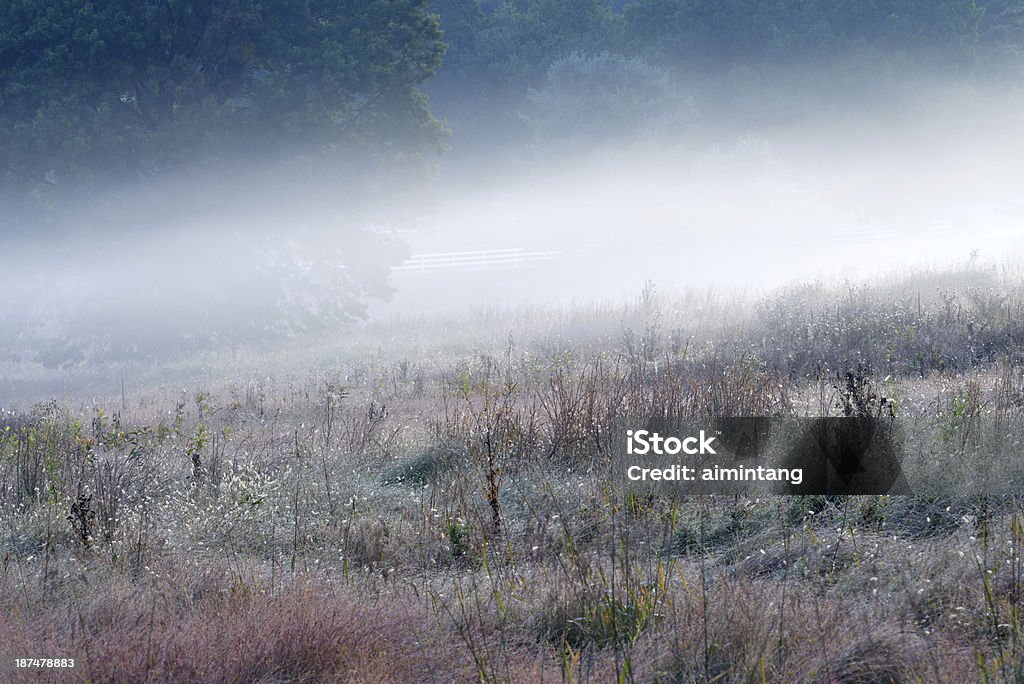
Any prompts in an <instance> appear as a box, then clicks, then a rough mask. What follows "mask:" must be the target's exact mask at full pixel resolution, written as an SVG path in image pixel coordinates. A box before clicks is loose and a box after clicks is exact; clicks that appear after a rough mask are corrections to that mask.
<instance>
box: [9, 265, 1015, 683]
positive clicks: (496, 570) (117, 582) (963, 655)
mask: <svg viewBox="0 0 1024 684" xmlns="http://www.w3.org/2000/svg"><path fill="white" fill-rule="evenodd" d="M175 364H177V365H170V366H165V367H164V368H163V370H161V368H160V367H158V366H153V367H152V368H138V367H136V368H132V369H130V373H129V375H128V381H127V383H126V384H127V388H125V385H124V384H122V385H121V390H120V391H116V390H113V388H111V387H110V386H111V381H110V378H111V377H116V376H118V373H120V378H119V379H120V381H121V382H123V378H124V377H125V376H124V371H123V370H122V371H116V370H115V371H109V370H105V369H80V370H78V371H74V372H72V371H67V372H64V373H63V374H62V377H63V379H62V380H61V382H62V383H63V385H61V389H60V393H59V395H58V397H57V399H56V400H52V401H42V402H39V403H36V404H34V405H33V406H20V407H18V408H17V409H15V410H11V411H8V412H6V413H3V414H2V415H0V559H2V561H0V614H2V615H3V619H0V644H2V646H0V652H2V653H3V654H4V655H18V656H19V657H49V658H71V657H73V658H74V659H75V668H74V669H73V670H71V671H69V672H65V673H63V674H54V673H49V674H38V673H36V672H33V673H15V674H14V675H13V678H14V681H34V680H35V679H36V678H38V679H39V680H41V681H51V680H52V681H63V680H65V679H67V678H68V677H72V678H77V679H79V680H83V681H96V682H100V681H123V682H141V681H167V682H192V681H195V682H235V681H237V682H243V681H244V682H283V681H288V682H295V681H358V682H377V681H393V682H410V681H437V682H449V681H514V682H520V681H522V682H536V681H565V682H583V681H594V682H605V681H622V682H630V681H639V682H649V681H664V682H712V681H714V682H794V681H807V682H811V681H814V682H817V681H826V682H846V683H853V682H918V681H920V682H963V681H985V682H996V681H1022V678H1024V619H1022V617H1021V614H1020V610H1021V608H1022V600H1024V598H1022V595H1021V592H1022V581H1024V563H1022V559H1021V545H1022V543H1024V497H1020V496H1010V495H1000V496H987V495H983V494H978V493H976V492H973V493H972V492H967V493H963V494H959V495H957V494H956V492H955V489H956V488H955V477H956V474H955V473H954V474H953V475H952V476H951V477H953V479H954V486H953V487H951V492H950V495H948V496H946V495H943V496H937V495H933V494H928V495H925V494H919V495H915V496H872V497H827V496H788V497H787V496H779V497H768V498H750V497H741V496H715V497H711V496H708V497H693V498H690V499H683V500H678V501H673V500H668V499H661V498H658V497H650V496H646V497H645V496H634V495H623V494H622V492H621V491H620V488H618V487H616V486H615V483H614V482H613V481H612V478H611V477H610V475H609V469H608V463H609V459H610V453H611V451H612V449H613V441H614V435H613V434H612V431H613V426H614V425H615V424H616V423H617V421H620V420H622V419H630V418H636V417H641V418H642V417H646V416H650V415H681V416H693V417H697V418H704V417H711V416H743V415H764V416H819V415H837V414H840V413H842V412H843V411H844V410H848V407H849V406H851V405H853V404H857V403H858V401H861V403H863V402H867V405H869V406H872V407H875V406H877V405H878V402H880V401H881V400H882V399H883V398H884V399H885V401H886V402H887V404H886V405H887V406H892V407H893V412H894V413H895V414H896V415H897V416H916V417H917V418H918V419H920V420H922V421H925V422H926V423H927V425H928V426H929V430H930V432H929V433H928V434H929V435H931V437H930V438H929V439H930V442H929V444H930V445H929V446H928V447H927V449H926V448H925V447H922V446H920V445H918V446H917V447H915V448H917V449H919V451H918V453H916V456H917V457H923V456H924V455H926V454H924V452H923V451H921V450H927V451H928V453H929V454H931V453H933V452H934V453H935V454H939V453H941V454H945V455H946V456H952V457H953V459H954V460H955V461H957V462H959V463H961V464H965V465H964V467H965V468H968V469H969V468H970V465H971V463H972V459H975V458H978V457H979V456H980V455H984V452H985V449H987V448H988V445H989V442H988V441H987V440H989V439H990V438H991V435H989V434H987V433H986V430H988V427H987V426H989V425H990V424H998V425H1002V426H1004V432H1003V433H1002V437H1001V439H1003V440H1004V441H1005V440H1007V439H1009V440H1010V441H1009V443H1010V444H1013V445H1015V444H1017V442H1015V441H1014V440H1019V439H1021V437H1022V435H1024V433H1022V432H1019V431H1015V430H1009V431H1007V430H1006V428H1005V426H1014V425H1017V424H1018V423H1019V421H1021V420H1024V280H1022V278H1021V276H1020V275H1019V274H1018V272H1017V271H1016V270H1015V268H1012V267H998V268H997V267H990V266H982V265H979V264H974V263H970V264H965V265H962V266H960V267H956V268H949V269H946V270H942V271H921V272H914V273H903V274H900V275H898V276H893V277H891V278H889V279H885V280H878V281H876V282H873V283H870V284H855V283H844V284H838V283H833V284H822V283H816V284H805V285H799V286H793V287H790V288H787V289H783V290H779V291H776V292H772V293H767V294H758V295H725V294H717V293H715V292H710V291H698V290H693V291H688V292H681V293H661V292H659V291H657V289H656V288H655V287H654V286H653V285H650V286H648V287H647V288H645V289H644V291H643V292H641V293H639V294H638V296H637V297H636V298H635V299H634V300H633V301H629V302H626V303H622V304H594V305H589V306H586V305H577V306H572V307H562V308H549V309H542V308H534V309H522V310H507V311H504V310H501V311H484V312H479V313H477V314H473V315H469V316H465V317H463V318H461V319H457V320H454V319H453V320H443V321H438V320H435V321H430V320H416V319H410V320H405V321H397V322H393V323H388V324H383V323H374V324H366V325H363V326H359V327H355V328H353V329H351V330H342V331H339V332H338V333H337V334H336V335H327V336H321V337H318V338H317V339H315V340H303V341H301V343H296V344H295V346H294V347H292V348H289V349H284V350H282V349H277V350H270V351H267V350H241V351H239V352H237V353H235V354H230V355H229V354H227V353H225V355H224V356H223V358H221V357H216V356H211V357H203V358H201V359H198V360H196V359H191V360H190V359H186V360H178V361H175ZM268 369H270V370H268ZM9 371H10V378H11V380H10V383H11V384H10V387H16V388H18V391H19V392H23V394H24V396H28V395H29V392H28V389H26V388H30V387H37V388H38V387H50V386H51V385H48V384H47V383H52V382H56V381H55V380H54V378H55V377H57V376H54V375H53V374H50V375H46V374H45V373H44V372H43V371H42V370H40V369H24V368H22V369H15V368H11V369H9ZM100 378H102V379H103V382H104V383H105V384H103V386H104V387H107V388H110V389H111V390H112V391H110V392H109V394H110V396H109V397H104V398H87V397H89V394H90V392H89V388H90V387H98V386H100V384H101V383H100V381H99V379H100ZM53 386H56V385H53ZM54 393H55V394H56V393H57V391H56V390H54ZM844 407H845V408H844ZM1012 448H1013V449H1016V446H1013V447H1012Z"/></svg>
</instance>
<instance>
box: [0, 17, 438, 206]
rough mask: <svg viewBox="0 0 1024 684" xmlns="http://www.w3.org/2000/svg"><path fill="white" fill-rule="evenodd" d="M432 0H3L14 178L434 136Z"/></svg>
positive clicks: (0, 81)
mask: <svg viewBox="0 0 1024 684" xmlns="http://www.w3.org/2000/svg"><path fill="white" fill-rule="evenodd" d="M424 5H425V3H424V2H423V1H421V0H399V1H390V0H369V1H367V0H346V1H341V2H339V1H325V0H278V1H275V2H260V1H259V0H146V1H142V2H139V1H137V0H130V1H129V0H112V1H111V2H103V3H99V2H92V1H91V0H53V1H52V2H36V1H35V0H2V2H0V155H2V157H0V164H2V166H3V169H4V170H5V172H6V176H5V178H4V180H5V181H6V182H7V183H8V184H11V183H16V182H19V181H20V182H23V183H29V184H40V183H41V184H44V185H79V186H80V185H82V184H86V185H88V184H90V183H93V182H94V181H96V180H97V179H110V178H111V177H119V176H120V177H124V176H127V177H137V176H139V175H146V174H152V173H160V172H163V171H167V170H175V169H178V168H180V167H181V166H182V165H184V164H190V163H203V162H206V161H209V160H219V159H225V158H231V157H234V156H239V155H241V156H249V157H251V158H258V157H262V156H265V155H267V154H271V155H273V154H274V153H275V152H276V151H278V150H282V149H294V148H295V147H298V146H309V147H312V148H319V149H332V150H338V149H348V148H359V147H361V148H363V149H364V150H367V149H368V150H372V151H373V152H374V153H379V152H380V151H382V150H399V149H400V150H402V151H424V150H436V149H437V147H438V145H439V141H440V135H441V130H442V129H441V127H440V126H439V125H438V124H437V122H436V121H435V120H434V119H433V118H432V117H431V116H430V113H429V111H428V110H427V107H426V102H425V100H424V98H423V97H422V96H421V95H420V94H419V92H418V91H417V85H418V84H420V83H421V82H422V81H424V80H425V79H426V78H428V77H429V76H430V75H431V74H432V73H433V72H434V70H435V69H436V68H437V67H438V66H439V65H440V63H441V57H442V54H443V51H444V44H443V43H442V42H441V34H440V29H439V26H438V23H437V19H436V17H435V16H434V15H432V14H430V13H428V12H427V11H426V10H425V7H424Z"/></svg>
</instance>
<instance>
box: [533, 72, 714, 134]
mask: <svg viewBox="0 0 1024 684" xmlns="http://www.w3.org/2000/svg"><path fill="white" fill-rule="evenodd" d="M528 100H529V104H528V107H527V114H526V116H527V119H528V120H529V121H530V123H531V124H532V125H533V128H534V133H535V135H536V137H537V140H538V142H539V143H540V144H541V145H542V146H543V147H545V148H549V149H550V148H559V147H564V146H574V145H575V146H586V147H589V148H592V149H596V148H599V147H600V146H601V145H602V144H604V143H608V142H613V141H614V142H619V141H622V140H629V139H633V140H636V139H640V138H644V137H650V136H657V135H666V134H669V133H678V132H679V130H680V129H681V128H683V127H685V126H687V125H689V124H691V123H692V122H693V120H694V119H695V118H696V109H695V108H694V105H693V101H692V99H690V98H687V97H683V96H680V95H679V94H678V93H677V92H676V89H675V87H674V86H673V85H672V82H671V80H670V78H669V75H668V73H667V72H666V71H665V70H664V69H661V68H659V67H654V66H651V65H650V64H648V63H647V62H645V61H644V60H643V59H641V58H639V57H624V56H622V55H617V54H611V53H608V52H603V53H601V54H598V55H589V56H588V55H582V54H580V53H573V54H571V55H568V56H566V57H563V58H561V59H558V60H556V61H555V62H554V63H553V64H552V65H551V67H550V68H549V69H548V72H547V78H546V79H545V82H544V85H543V86H542V87H540V88H531V89H530V91H529V96H528Z"/></svg>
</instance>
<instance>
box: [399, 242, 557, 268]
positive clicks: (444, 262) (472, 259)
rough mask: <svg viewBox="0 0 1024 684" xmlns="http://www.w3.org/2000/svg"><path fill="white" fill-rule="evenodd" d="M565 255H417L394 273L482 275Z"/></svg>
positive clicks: (527, 252) (502, 252) (501, 252)
mask: <svg viewBox="0 0 1024 684" xmlns="http://www.w3.org/2000/svg"><path fill="white" fill-rule="evenodd" d="M559 254H561V252H548V251H539V250H531V249H523V248H520V247H513V248H510V249H481V250H476V251H471V252H443V253H439V254H415V255H413V256H411V257H409V258H408V259H406V260H405V261H403V262H402V264H401V265H400V266H395V267H394V268H393V269H392V270H393V271H394V272H395V273H433V272H437V271H482V270H491V269H499V268H520V267H523V266H530V265H533V264H536V263H539V262H544V261H551V260H552V259H554V258H555V257H557V256H558V255H559Z"/></svg>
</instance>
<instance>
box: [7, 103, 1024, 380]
mask: <svg viewBox="0 0 1024 684" xmlns="http://www.w3.org/2000/svg"><path fill="white" fill-rule="evenodd" d="M910 91H911V90H910V89H908V92H910ZM1019 104H1020V96H1019V95H1014V94H1013V93H1011V92H1007V91H1006V90H1005V89H1002V88H990V89H985V88H981V87H979V86H971V87H967V86H958V87H952V86H950V87H946V88H944V89H942V90H933V91H927V92H914V93H913V96H906V97H902V98H899V99H898V100H896V101H892V102H885V101H882V102H874V103H871V104H870V106H868V105H864V106H862V107H860V108H859V109H857V110H855V111H854V110H850V111H837V110H836V108H835V107H831V108H826V109H825V110H823V111H820V112H816V111H806V112H801V113H800V114H799V115H798V116H793V117H791V118H790V119H783V120H781V121H780V120H778V119H773V120H771V121H769V122H765V123H763V124H760V125H758V124H757V119H756V117H753V118H752V119H751V118H750V117H748V119H747V120H746V121H745V122H744V124H743V125H736V124H735V122H733V123H719V122H720V121H723V120H727V119H729V117H728V116H726V115H727V114H729V112H722V113H720V112H716V111H713V110H707V109H705V110H700V109H699V106H698V107H697V109H698V112H699V113H698V115H697V117H696V119H695V120H696V122H697V123H695V124H694V125H691V126H687V127H684V128H682V129H680V130H678V131H667V132H666V131H664V130H660V131H657V132H656V133H654V134H633V135H630V136H608V138H609V140H608V141H603V140H601V139H600V138H597V139H587V140H583V141H578V140H577V141H569V143H571V144H566V145H564V146H558V145H555V146H551V145H549V144H548V142H544V143H543V144H534V145H525V146H523V148H522V149H520V150H518V151H516V150H513V151H511V152H510V151H509V149H508V148H507V147H506V148H501V147H500V146H495V147H494V149H493V150H492V149H491V148H489V147H488V146H487V144H486V142H480V141H479V140H477V141H470V143H466V142H465V141H463V140H460V138H459V137H458V136H454V137H453V140H452V141H451V145H452V149H451V151H450V152H449V153H448V155H447V156H442V157H441V158H440V161H439V162H438V163H437V166H436V167H435V169H434V172H433V173H432V175H430V176H429V177H428V179H427V180H426V181H423V182H422V183H421V182H419V181H416V180H410V179H411V178H412V177H413V175H412V174H410V173H409V168H406V167H398V168H397V169H396V167H394V166H390V167H387V168H375V169H374V170H373V171H372V172H368V171H367V169H366V168H364V167H361V166H359V165H358V164H346V165H343V164H340V163H336V164H333V165H332V166H331V167H330V169H329V171H328V172H324V171H323V168H324V167H322V166H321V167H318V169H317V170H315V171H310V170H309V169H304V170H303V171H302V172H301V173H299V172H296V171H295V170H294V168H293V167H288V166H287V165H283V164H280V163H276V162H275V163H270V162H267V163H264V164H253V163H251V162H250V163H247V164H245V165H237V166H231V165H223V166H220V167H217V168H215V169H212V170H211V169H209V168H207V169H204V170H203V171H202V172H197V171H187V172H182V173H179V174H176V175H174V176H169V177H164V178H161V179H158V180H157V181H153V180H150V181H147V183H146V184H139V183H122V184H116V183H111V184H109V185H108V186H106V187H104V188H103V189H102V191H101V192H100V193H99V194H98V196H99V197H101V200H99V201H97V200H96V199H95V197H96V196H97V194H95V193H94V194H93V195H92V198H93V199H91V200H90V202H88V203H86V202H83V203H82V204H81V205H75V204H71V205H69V206H68V207H67V208H65V209H64V210H63V212H62V213H61V214H59V215H58V219H57V220H56V225H51V226H48V227H46V228H40V229H39V230H38V231H35V233H34V234H29V235H27V236H20V237H15V236H11V237H10V239H9V241H8V243H7V248H6V249H5V250H4V251H3V254H2V255H0V260H2V261H0V288H2V291H3V292H6V293H8V296H7V297H5V298H4V305H3V309H4V310H3V312H2V313H3V319H4V320H5V321H6V323H5V326H6V328H7V330H8V334H7V336H6V338H5V340H6V341H5V343H4V346H5V352H6V354H5V358H6V360H7V361H13V362H17V361H29V360H32V359H34V360H35V361H38V362H42V363H43V364H44V365H55V366H66V365H68V364H72V365H74V364H80V363H85V362H88V361H90V360H93V359H96V360H100V361H102V360H104V359H106V358H120V357H122V356H124V355H126V354H127V355H128V356H131V355H133V354H136V355H137V354H141V355H142V356H143V357H147V358H148V357H150V356H151V353H150V351H151V348H153V349H158V352H156V357H154V358H159V357H160V355H161V354H166V353H176V352H187V351H189V350H192V349H197V348H205V347H208V346H209V345H211V344H212V345H214V346H217V345H227V346H235V345H237V344H249V343H259V342H262V341H266V340H268V339H279V338H281V337H282V336H284V337H289V336H294V335H296V334H302V333H303V332H304V331H307V330H316V329H318V328H319V327H323V326H326V327H328V328H330V329H335V330H343V329H344V326H345V325H346V323H347V322H351V321H356V320H361V319H365V318H366V317H367V316H368V317H369V318H370V319H371V320H386V319H388V318H391V317H395V316H409V315H434V314H442V313H443V314H446V315H450V314H458V313H461V312H469V311H473V310H475V309H480V308H484V307H493V306H518V305H523V304H534V305H547V304H558V303H566V302H573V301H576V302H581V301H592V300H596V299H605V300H612V301H615V300H622V299H625V298H629V297H633V296H635V295H636V294H637V293H638V292H639V291H640V290H641V288H643V287H644V285H645V283H648V282H653V283H655V284H656V285H657V286H658V287H659V288H662V289H675V288H687V287H698V288H705V287H706V288H714V289H717V290H730V289H735V290H741V291H745V292H763V291H766V290H768V289H770V288H773V287H776V286H779V285H784V284H786V283H792V282H797V281H805V280H813V279H825V280H841V279H853V280H856V279H865V278H871V277H875V276H877V275H879V274H882V273H888V272H892V271H894V270H901V269H902V270H908V269H917V268H925V267H933V266H944V265H948V264H950V263H959V264H964V263H972V264H979V265H980V264H983V263H1000V264H1001V263H1006V262H1007V261H1008V260H1012V259H1015V258H1016V255H1018V254H1019V253H1020V248H1021V246H1022V237H1024V191H1022V190H1021V187H1022V186H1021V184H1020V179H1021V178H1024V173H1022V172H1024V169H1022V168H1021V164H1022V162H1021V160H1022V159H1024V156H1022V154H1021V153H1022V152H1024V149H1022V146H1024V145H1022V142H1021V141H1022V140H1024V136H1022V135H1021V134H1022V133H1024V130H1022V129H1024V126H1022V119H1021V114H1020V112H1021V108H1020V107H1019ZM733 119H735V117H733ZM751 121H753V122H754V123H750V122H751ZM460 145H461V147H460ZM467 148H468V149H467ZM417 177H418V176H417ZM328 181H329V182H328ZM337 187H342V188H345V189H344V191H340V192H339V191H338V190H337V189H336V188H337ZM325 197H326V198H327V199H326V200H325V199H324V198H325ZM97 207H98V208H97ZM83 217H85V218H83ZM96 217H103V223H99V222H97V220H96ZM512 249H519V250H523V251H521V252H518V253H513V252H508V251H504V252H502V251H495V250H512ZM466 252H473V253H476V254H475V255H471V257H470V258H463V259H461V261H460V259H459V257H458V255H459V254H462V253H466ZM509 254H513V255H517V256H514V257H513V258H511V259H509V258H505V257H507V255H509ZM382 255H383V257H382ZM423 255H447V256H446V257H443V258H437V257H435V258H434V260H433V261H431V262H429V263H430V266H429V268H427V267H425V266H423V264H425V263H427V262H424V261H423V259H422V257H423ZM453 255H454V256H453ZM503 255H504V256H503ZM446 258H447V259H448V260H449V261H450V262H451V263H450V264H449V265H445V262H444V259H446ZM438 259H440V261H439V260H438ZM403 260H405V261H403ZM417 260H419V261H417ZM403 263H404V264H405V266H404V267H401V268H399V269H397V270H396V271H395V272H394V273H393V274H392V273H389V269H390V267H392V266H402V264H403ZM417 264H419V265H420V267H418V268H417V266H416V265H417ZM282 321H283V322H282ZM235 330H242V331H244V334H243V333H239V334H237V335H236V334H234V333H233V331H235ZM40 350H49V351H47V352H46V354H43V355H40Z"/></svg>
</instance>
